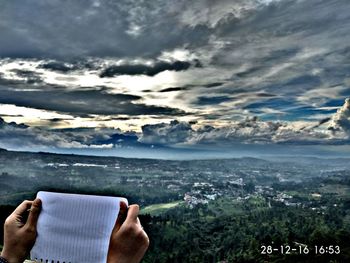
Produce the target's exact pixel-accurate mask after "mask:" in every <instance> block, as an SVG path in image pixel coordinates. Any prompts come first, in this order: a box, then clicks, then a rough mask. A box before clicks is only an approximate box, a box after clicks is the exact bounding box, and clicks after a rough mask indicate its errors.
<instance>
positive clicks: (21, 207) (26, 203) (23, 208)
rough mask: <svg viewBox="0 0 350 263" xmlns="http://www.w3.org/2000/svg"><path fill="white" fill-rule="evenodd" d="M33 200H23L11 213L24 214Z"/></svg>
mask: <svg viewBox="0 0 350 263" xmlns="http://www.w3.org/2000/svg"><path fill="white" fill-rule="evenodd" d="M32 203H33V201H28V200H26V201H23V202H22V203H21V204H20V205H19V206H18V207H17V208H16V209H15V211H13V213H12V214H15V215H16V216H17V215H22V214H24V213H25V212H26V211H27V210H28V209H29V208H30V206H31V205H32Z"/></svg>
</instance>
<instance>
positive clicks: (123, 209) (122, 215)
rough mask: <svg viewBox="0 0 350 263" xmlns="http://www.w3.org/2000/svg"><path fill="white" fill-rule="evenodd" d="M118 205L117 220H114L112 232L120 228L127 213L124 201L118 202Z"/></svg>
mask: <svg viewBox="0 0 350 263" xmlns="http://www.w3.org/2000/svg"><path fill="white" fill-rule="evenodd" d="M119 206H120V209H119V214H118V218H117V221H116V222H115V226H114V229H113V232H117V231H118V230H119V229H120V227H121V226H122V224H123V223H124V221H125V218H126V215H127V213H128V207H127V205H126V204H125V203H124V202H120V204H119Z"/></svg>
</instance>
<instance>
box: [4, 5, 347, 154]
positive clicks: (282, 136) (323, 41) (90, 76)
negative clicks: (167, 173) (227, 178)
mask: <svg viewBox="0 0 350 263" xmlns="http://www.w3.org/2000/svg"><path fill="white" fill-rule="evenodd" d="M349 10H350V2H349V1H348V0H234V1H232V0H229V1H228V0H227V1H226V0H217V1H211V0H195V1H182V0H179V1H171V0H147V1H142V0H121V1H113V0H74V1H62V0H51V1H44V0H37V1H30V0H12V1H0V35H1V38H0V118H1V119H0V147H1V148H6V149H10V150H26V151H52V152H73V153H84V154H98V155H116V156H135V157H164V158H166V157H167V156H168V157H169V158H181V157H179V156H186V158H187V157H189V156H190V155H192V156H199V155H200V154H202V155H203V156H204V155H205V156H209V155H210V156H213V157H215V156H221V155H222V156H224V155H225V156H228V155H230V154H231V155H239V154H241V155H249V154H251V155H254V154H262V153H268V154H274V153H295V154H306V155H315V154H316V155H317V154H322V155H326V154H332V155H334V154H336V155H346V154H348V153H349V152H350V146H349V145H350V101H349V100H347V99H348V98H350V44H349V43H350V12H349ZM224 153H225V154H224ZM208 154H209V155H208Z"/></svg>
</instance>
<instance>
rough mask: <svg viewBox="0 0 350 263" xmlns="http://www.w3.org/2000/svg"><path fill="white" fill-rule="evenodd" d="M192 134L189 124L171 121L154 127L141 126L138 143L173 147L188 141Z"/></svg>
mask: <svg viewBox="0 0 350 263" xmlns="http://www.w3.org/2000/svg"><path fill="white" fill-rule="evenodd" d="M192 132H193V130H192V127H191V124H189V123H187V122H179V121H176V120H174V121H171V122H170V123H169V124H168V123H159V124H154V125H150V124H148V125H144V126H142V135H141V137H140V138H139V141H140V142H142V143H148V144H156V145H158V144H161V145H173V144H177V143H183V142H185V141H187V140H188V138H189V137H190V136H191V133H192Z"/></svg>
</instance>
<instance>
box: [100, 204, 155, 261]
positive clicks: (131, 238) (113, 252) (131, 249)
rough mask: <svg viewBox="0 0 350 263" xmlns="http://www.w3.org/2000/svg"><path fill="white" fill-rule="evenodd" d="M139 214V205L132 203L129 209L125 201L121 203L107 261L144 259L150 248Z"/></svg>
mask: <svg viewBox="0 0 350 263" xmlns="http://www.w3.org/2000/svg"><path fill="white" fill-rule="evenodd" d="M138 214H139V206H138V205H131V206H129V209H127V206H126V204H125V203H123V202H121V203H120V212H119V215H118V219H117V221H116V224H115V226H114V229H113V231H112V235H111V239H110V244H109V250H108V256H107V263H139V262H140V261H141V260H142V258H143V256H144V255H145V253H146V251H147V249H148V246H149V239H148V236H147V234H146V232H145V231H144V230H143V228H142V226H141V223H140V220H139V218H138ZM124 220H125V221H124Z"/></svg>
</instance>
